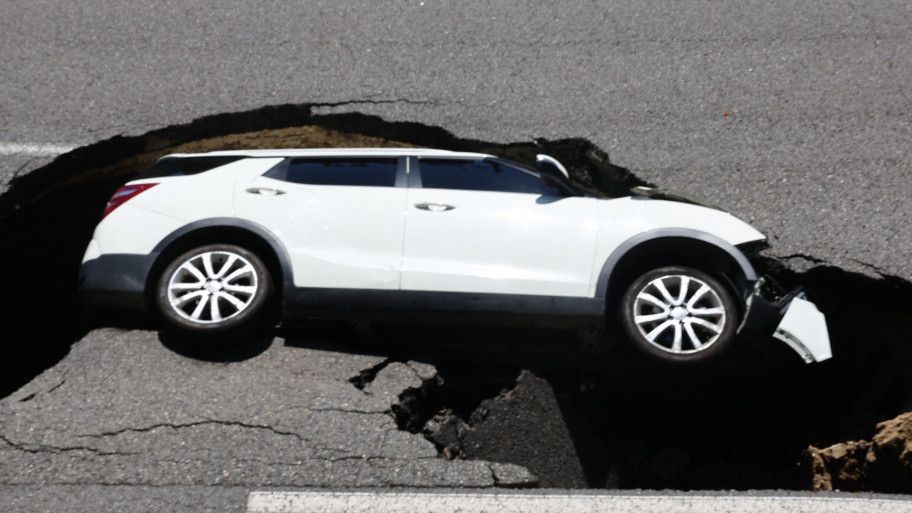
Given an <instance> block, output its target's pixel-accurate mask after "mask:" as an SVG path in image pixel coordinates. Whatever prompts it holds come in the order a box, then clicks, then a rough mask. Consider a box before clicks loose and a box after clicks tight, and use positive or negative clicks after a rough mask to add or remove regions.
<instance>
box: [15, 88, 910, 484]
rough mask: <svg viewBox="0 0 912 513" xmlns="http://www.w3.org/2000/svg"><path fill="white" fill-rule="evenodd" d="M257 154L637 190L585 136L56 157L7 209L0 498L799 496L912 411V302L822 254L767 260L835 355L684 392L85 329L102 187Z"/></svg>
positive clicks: (209, 137)
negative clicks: (74, 488) (512, 171)
mask: <svg viewBox="0 0 912 513" xmlns="http://www.w3.org/2000/svg"><path fill="white" fill-rule="evenodd" d="M238 134H240V135H238ZM244 134H247V135H244ZM251 134H252V135H251ZM257 141H259V142H260V143H261V144H268V145H271V146H275V145H283V144H287V145H300V146H307V145H310V143H313V142H315V141H319V144H318V145H330V144H346V143H349V144H346V145H353V144H358V145H364V144H370V145H390V144H412V145H419V146H433V147H440V148H448V149H459V150H474V151H484V152H490V153H496V154H500V155H503V156H506V157H509V158H514V159H518V160H526V161H528V160H529V159H531V158H532V156H533V155H534V154H535V153H538V152H545V153H550V154H552V155H554V156H556V157H557V158H558V159H560V160H561V161H562V162H564V163H565V164H566V165H567V167H568V169H569V170H570V172H571V174H572V175H573V177H574V178H575V179H576V180H578V181H580V182H582V183H585V184H587V185H592V186H595V187H597V188H601V189H603V190H606V191H609V192H617V191H622V190H626V189H627V188H629V187H630V186H632V185H638V184H642V183H644V182H643V181H642V180H640V179H638V178H637V177H636V176H634V175H633V174H632V173H630V172H629V171H628V170H626V169H624V168H622V167H619V166H616V165H614V164H612V163H611V162H610V161H609V159H608V155H607V154H606V153H605V152H604V151H603V150H601V149H599V148H598V147H596V146H594V145H593V144H591V143H590V142H588V141H586V140H583V139H569V140H561V141H546V140H542V141H538V142H535V143H517V144H497V143H490V142H485V141H478V140H468V139H461V138H458V137H455V136H453V135H451V134H449V133H448V132H446V131H444V130H442V129H440V128H438V127H430V126H425V125H420V124H416V123H387V122H385V121H383V120H382V119H380V118H377V117H371V116H363V115H358V114H346V115H314V114H313V107H312V106H310V105H300V106H294V105H291V106H279V107H271V108H266V109H259V110H255V111H250V112H242V113H236V114H224V115H219V116H214V117H209V118H202V119H200V120H197V121H195V122H193V123H190V124H187V125H179V126H173V127H167V128H164V129H161V130H157V131H154V132H151V133H149V134H145V135H143V136H137V137H117V138H114V139H110V140H107V141H102V142H100V143H97V144H94V145H90V146H87V147H83V148H79V149H77V150H75V151H73V152H71V153H68V154H66V155H63V156H61V157H59V158H58V159H56V160H54V161H53V162H51V163H49V164H48V165H46V166H44V167H42V168H40V169H38V170H36V171H34V172H32V173H29V174H27V175H24V176H21V177H19V178H18V179H17V180H16V181H14V182H13V183H12V185H11V187H10V188H9V190H8V191H7V192H6V193H5V194H4V195H3V196H0V237H2V240H4V241H9V243H8V244H4V246H3V247H2V249H0V263H2V265H3V266H4V268H7V269H19V270H22V272H20V273H15V274H13V275H11V276H10V277H9V279H10V280H11V281H10V283H9V287H10V289H11V290H17V291H20V293H19V294H17V295H15V296H12V295H6V296H4V297H3V298H2V299H0V302H2V304H0V307H2V309H3V311H4V312H8V313H9V316H8V317H7V319H6V322H7V328H8V329H7V332H6V334H5V337H6V341H7V342H8V347H12V348H13V351H12V352H11V353H10V357H8V358H5V359H4V369H3V375H4V376H5V381H4V383H3V390H4V392H3V394H4V395H5V396H6V397H5V398H4V399H3V400H2V401H0V422H2V424H0V425H2V430H0V434H2V435H3V438H0V441H2V442H3V445H4V447H0V451H2V452H3V453H4V459H3V463H2V464H0V474H2V476H3V483H5V484H42V483H44V484H67V483H80V484H99V483H100V484H106V483H120V484H135V485H180V484H192V485H201V486H214V485H218V486H235V485H244V484H249V485H258V486H262V485H276V486H281V485H287V486H301V485H314V486H321V485H326V486H329V485H333V486H339V485H343V486H389V485H403V486H405V485H409V486H532V485H539V484H547V485H549V486H590V487H614V486H620V487H634V488H639V487H648V488H665V487H672V488H681V489H707V488H710V489H722V488H798V489H800V488H806V487H807V486H808V484H807V482H808V480H809V477H808V476H807V475H806V474H805V473H803V471H802V470H801V468H800V467H798V464H799V463H800V462H801V461H802V457H803V451H804V449H805V448H806V447H807V446H808V445H810V444H815V445H820V444H828V443H833V442H837V441H841V440H846V439H851V438H856V437H860V436H862V435H864V434H866V433H867V432H868V431H870V429H871V427H872V426H873V424H874V423H875V422H877V421H879V420H883V419H885V418H889V417H890V416H893V415H895V414H897V413H899V412H901V411H904V409H909V408H910V407H912V394H910V390H912V373H910V372H909V371H908V370H907V369H908V368H910V366H909V363H910V360H912V355H910V351H909V349H908V348H907V347H906V346H905V345H904V344H903V343H902V341H903V340H909V338H910V337H912V333H910V332H909V330H910V327H909V326H908V324H907V323H905V322H904V319H905V317H904V316H905V315H906V314H905V312H908V311H909V310H910V309H912V299H910V298H912V294H910V292H912V285H910V283H909V282H908V281H905V280H903V279H902V278H899V277H896V276H890V275H888V274H886V273H884V272H882V271H881V273H882V274H881V277H880V278H873V277H870V276H868V275H864V274H859V273H854V272H849V271H845V270H842V269H840V268H838V267H836V266H833V265H828V264H827V263H826V262H822V261H820V259H818V258H817V257H814V256H813V255H785V256H782V257H780V258H770V259H769V260H768V261H767V262H766V267H767V271H768V272H771V273H772V274H773V275H774V276H775V277H777V279H779V280H780V281H782V282H783V283H784V284H785V285H786V286H791V285H799V284H800V285H804V286H806V287H807V288H808V290H809V293H810V295H811V299H813V300H814V301H815V302H817V303H818V304H819V305H820V306H821V308H822V310H823V311H824V312H825V313H826V314H827V315H828V317H829V319H830V330H831V333H832V336H833V343H834V352H835V353H836V354H837V355H838V357H837V358H835V359H834V360H832V361H830V362H827V363H824V364H821V365H815V366H812V367H805V366H804V365H803V364H801V363H800V362H799V360H798V358H797V357H796V356H795V355H793V354H791V353H790V352H789V350H788V349H787V348H785V347H784V346H782V345H781V344H779V343H778V342H773V341H770V340H751V341H748V340H745V341H743V342H742V344H740V345H741V347H740V348H739V349H740V351H739V352H738V355H736V356H733V357H732V359H731V360H730V361H728V362H726V363H725V365H724V366H719V367H716V368H711V369H700V372H698V373H695V372H692V371H687V372H667V371H663V370H659V369H654V368H650V367H649V366H648V365H646V364H645V363H644V362H642V361H639V360H637V359H636V358H635V356H633V355H630V354H627V353H626V352H625V351H624V350H623V348H622V347H620V346H619V345H618V344H616V343H613V342H615V341H613V340H611V339H609V344H608V347H606V348H595V349H593V348H590V347H584V346H580V345H578V344H576V341H575V340H574V339H573V338H572V337H569V338H568V337H567V334H561V333H556V332H549V331H542V330H537V331H533V332H528V331H527V332H525V333H523V334H520V335H517V333H516V332H509V333H507V332H503V331H497V330H483V329H482V330H479V329H470V328H465V327H447V328H446V329H436V330H435V329H430V330H427V329H425V330H407V332H403V331H402V330H398V331H397V329H396V327H390V328H388V329H387V330H385V331H381V333H380V334H379V335H375V336H374V337H373V338H369V340H368V341H367V342H366V343H368V344H369V345H370V346H369V347H370V349H369V353H370V356H366V355H363V354H360V353H359V351H360V349H359V347H361V344H364V343H365V341H364V340H360V337H355V336H353V335H351V334H345V332H344V330H343V331H342V335H341V336H339V335H335V336H334V338H332V339H331V340H330V341H327V340H321V339H320V338H319V336H317V338H314V335H313V333H319V332H320V330H315V327H313V326H304V327H302V328H300V331H294V330H293V331H291V332H290V333H285V332H279V333H277V334H276V335H277V338H275V339H274V340H271V341H264V342H263V344H261V345H259V346H254V347H252V348H250V350H249V351H248V352H241V353H230V352H229V353H224V354H218V353H215V354H196V353H194V352H193V351H190V350H189V349H187V348H183V347H180V346H175V345H174V344H172V343H170V342H169V341H168V340H159V338H158V336H157V335H155V333H154V331H149V330H148V328H154V321H151V320H149V319H128V318H124V317H122V316H116V315H115V316H111V315H108V316H107V317H104V318H103V319H102V322H103V323H106V324H110V323H114V324H116V325H119V326H121V327H126V328H145V330H140V331H119V330H111V329H107V330H102V331H98V330H92V329H93V328H95V326H94V325H92V324H87V323H86V322H85V320H84V317H83V316H82V315H81V314H80V312H78V310H77V309H76V308H75V307H74V305H75V304H76V301H75V299H76V298H75V276H76V271H77V269H78V262H79V258H80V256H81V253H82V251H83V249H84V247H85V244H86V242H87V240H88V238H89V235H90V233H91V229H92V227H93V226H94V224H95V222H96V221H97V219H98V217H99V214H100V212H101V209H102V207H103V205H104V202H105V200H106V199H107V197H108V196H109V195H110V193H111V191H112V190H113V189H114V188H115V187H116V186H117V185H119V184H120V183H122V182H123V181H125V180H126V179H128V178H129V176H130V174H131V173H134V172H136V171H138V170H139V169H140V168H142V167H143V166H145V165H148V163H150V162H151V161H153V160H154V158H156V157H157V156H159V155H161V154H162V153H165V152H168V151H173V150H174V149H181V148H200V149H207V148H208V149H212V148H215V147H237V146H251V145H253V144H255V143H256V142H257ZM874 271H875V272H877V270H874ZM462 328H465V329H462ZM90 330H92V331H90ZM302 333H303V335H301V334H302ZM301 340H303V342H300V341H301ZM299 346H300V347H299ZM71 347H72V350H71ZM68 351H71V352H70V353H69V354H67V352H68ZM593 351H594V352H593ZM418 362H421V363H418ZM581 362H582V363H581ZM45 369H47V370H45ZM524 370H529V371H531V372H526V373H524V372H523V371H524ZM36 376H37V377H36ZM520 376H523V377H522V379H520V380H519V382H518V384H517V379H518V378H519V377H520ZM33 378H34V379H33ZM23 385H24V386H23ZM501 391H504V393H503V394H500V396H498V394H499V393H500V392H501ZM517 398H519V399H517ZM486 399H489V400H488V401H485V400H486ZM445 430H449V434H447V432H445ZM517 437H519V440H517ZM570 447H572V448H573V451H574V452H575V457H572V458H569V459H568V454H570V450H569V448H570ZM528 448H532V450H526V449H528ZM549 451H550V452H549ZM592 455H598V457H592ZM556 462H558V466H557V467H555V466H554V465H555V463H556ZM560 462H562V463H560Z"/></svg>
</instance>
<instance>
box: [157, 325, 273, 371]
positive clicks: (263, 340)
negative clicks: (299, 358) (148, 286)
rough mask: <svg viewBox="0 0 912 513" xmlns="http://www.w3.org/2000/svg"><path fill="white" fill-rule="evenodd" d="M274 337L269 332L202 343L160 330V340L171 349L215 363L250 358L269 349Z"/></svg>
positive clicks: (240, 360)
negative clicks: (228, 340)
mask: <svg viewBox="0 0 912 513" xmlns="http://www.w3.org/2000/svg"><path fill="white" fill-rule="evenodd" d="M274 339H275V336H274V335H273V334H272V333H269V334H265V335H260V336H256V337H253V338H250V339H247V340H242V341H230V342H225V343H224V344H219V343H216V342H212V343H205V344H201V343H199V342H192V341H187V340H182V339H180V338H179V337H174V336H171V335H169V334H168V333H166V332H159V334H158V340H159V341H160V342H161V343H162V345H163V346H165V347H166V348H168V349H170V350H171V351H174V352H175V353H177V354H179V355H181V356H185V357H187V358H193V359H194V360H200V361H204V362H213V363H229V362H242V361H244V360H249V359H251V358H254V357H256V356H259V355H260V354H262V353H263V352H264V351H266V350H267V349H269V347H270V346H271V345H272V341H273V340H274Z"/></svg>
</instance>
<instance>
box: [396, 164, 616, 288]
mask: <svg viewBox="0 0 912 513" xmlns="http://www.w3.org/2000/svg"><path fill="white" fill-rule="evenodd" d="M412 162H414V163H415V164H416V165H413V166H411V167H413V168H418V170H419V171H420V173H419V174H418V175H417V176H416V174H415V172H414V171H415V169H412V170H411V173H410V179H411V183H410V188H409V191H408V201H407V204H408V208H407V211H406V212H407V213H406V229H405V246H404V255H403V267H402V289H403V290H416V291H418V290H420V291H446V292H474V293H492V294H532V295H545V296H581V297H582V296H587V295H588V294H589V285H590V280H591V276H590V275H591V269H592V260H593V251H594V247H595V241H596V236H597V232H598V224H597V223H596V222H595V219H594V218H593V215H592V211H593V209H592V203H591V202H592V200H591V199H589V198H582V197H567V196H566V195H565V193H564V192H563V191H562V190H561V189H559V188H557V187H555V186H553V185H550V184H548V183H546V182H545V181H544V180H542V178H541V177H540V176H539V175H538V174H536V173H534V172H532V171H530V170H527V169H524V168H520V167H518V166H514V165H512V164H509V163H506V162H503V161H499V160H494V159H454V158H420V159H419V158H415V159H413V160H412Z"/></svg>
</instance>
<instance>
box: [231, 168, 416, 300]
mask: <svg viewBox="0 0 912 513" xmlns="http://www.w3.org/2000/svg"><path fill="white" fill-rule="evenodd" d="M397 185H398V186H397ZM405 201H406V187H405V159H404V158H398V157H392V158H390V157H385V156H383V157H344V158H343V157H303V158H288V159H286V160H285V161H283V162H282V163H281V164H279V165H278V166H276V167H274V168H272V169H270V170H269V171H268V172H266V173H265V174H264V175H263V176H258V177H256V178H255V179H254V180H252V181H251V182H248V183H239V184H238V186H237V189H236V192H235V207H236V210H237V215H238V216H239V217H242V218H245V219H249V220H251V221H253V222H256V223H258V224H260V225H262V226H264V227H266V228H268V229H269V230H271V231H272V232H273V233H274V234H275V235H276V236H277V237H278V238H279V240H281V241H282V243H283V244H284V245H285V248H286V250H287V251H288V255H289V260H290V261H291V266H292V270H293V272H294V284H295V286H296V287H319V288H348V289H354V288H360V289H398V288H399V278H400V267H401V265H402V242H403V236H404V223H405V214H404V208H405Z"/></svg>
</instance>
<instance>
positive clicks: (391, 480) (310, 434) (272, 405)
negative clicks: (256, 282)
mask: <svg viewBox="0 0 912 513" xmlns="http://www.w3.org/2000/svg"><path fill="white" fill-rule="evenodd" d="M384 361H385V358H384V357H382V356H373V355H366V354H357V353H353V352H352V350H351V349H350V348H342V349H341V350H340V348H338V347H335V346H334V345H333V344H332V343H330V342H326V341H324V340H320V339H312V340H310V339H309V340H287V339H279V338H277V339H274V340H272V342H271V344H269V347H268V348H266V350H265V351H263V352H262V353H260V354H258V355H255V356H253V357H252V358H249V359H247V360H244V361H239V362H231V363H225V362H207V361H201V360H197V359H192V358H188V357H185V356H182V355H180V354H177V353H175V352H174V351H172V350H170V349H168V348H167V347H166V346H165V345H163V344H162V342H161V341H160V340H159V338H158V335H156V334H155V333H153V332H149V331H138V330H137V331H124V330H118V329H113V328H108V329H100V330H96V331H93V332H91V333H90V334H89V335H88V336H86V337H85V338H84V339H82V340H81V341H79V342H78V343H76V344H75V345H74V346H73V348H72V350H71V351H70V354H69V355H68V356H67V358H66V359H65V360H64V361H62V362H60V363H59V364H58V365H56V366H55V367H53V368H50V369H48V370H47V371H46V372H44V373H43V374H42V375H41V376H39V377H37V378H36V379H35V380H33V381H32V382H31V383H29V384H28V385H26V386H25V387H23V388H21V389H20V390H18V391H17V392H15V393H13V394H11V395H10V396H8V397H6V398H4V399H2V400H0V499H2V498H3V497H7V498H8V499H10V500H12V498H13V497H19V498H20V500H21V498H22V496H23V495H27V492H28V490H29V489H30V487H35V486H36V485H41V487H42V488H43V489H46V490H45V492H46V491H47V490H54V489H59V488H61V487H64V488H65V487H70V488H74V486H75V485H83V486H88V487H92V486H96V485H107V486H114V487H135V489H136V490H138V491H140V496H144V495H143V494H142V491H143V490H148V489H153V488H161V487H178V488H179V487H184V488H192V487H205V488H210V487H218V488H219V489H229V490H230V489H232V488H238V489H241V488H244V487H247V488H252V487H276V486H282V487H304V486H315V487H330V486H333V487H340V486H341V487H390V486H393V487H402V486H409V487H416V486H417V487H458V488H465V487H491V486H494V485H495V484H496V482H495V481H503V482H523V481H524V480H532V479H534V478H532V477H531V476H530V475H529V474H528V472H526V471H525V470H524V469H522V468H521V467H517V466H515V465H509V464H498V463H488V462H483V461H447V460H445V459H442V458H439V457H438V454H437V450H436V448H435V447H434V445H433V444H432V443H431V442H429V441H427V440H425V439H424V438H423V437H421V436H419V435H413V434H411V433H408V432H405V431H400V430H399V429H398V428H397V426H396V423H395V421H394V419H393V416H392V415H391V413H390V407H391V405H392V404H394V403H396V402H397V400H398V396H399V394H400V393H401V392H402V391H404V390H406V389H409V388H418V387H420V386H421V385H422V383H423V381H424V380H428V379H432V378H434V377H435V376H436V370H435V369H434V368H433V367H432V366H430V365H427V364H423V363H418V362H389V363H387V364H386V365H383V366H382V368H380V369H379V372H377V374H376V376H375V377H374V379H373V380H372V381H370V382H369V383H367V384H366V386H365V387H364V388H363V390H362V389H358V388H357V387H356V386H355V385H354V384H353V383H351V382H350V379H351V378H352V377H354V376H357V375H358V374H359V373H360V371H362V370H363V369H367V368H371V367H374V366H377V365H378V364H380V363H382V362H384ZM74 489H79V488H74ZM219 493H221V492H219ZM191 495H192V494H191ZM218 496H219V495H218V494H216V495H214V496H213V497H216V498H217V497H218ZM225 496H226V497H228V498H232V496H231V494H227V495H225ZM202 499H203V502H202V503H200V504H199V506H205V507H206V508H209V507H213V503H212V502H211V499H212V497H207V496H205V494H203V495H202ZM0 502H3V501H2V500H0ZM219 506H220V507H222V508H223V509H221V511H232V510H237V509H238V508H242V507H243V501H241V502H238V503H237V504H219ZM23 507H24V508H25V509H24V510H25V511H27V510H30V509H29V507H25V505H23ZM0 509H2V508H0ZM20 511H22V510H20Z"/></svg>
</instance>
